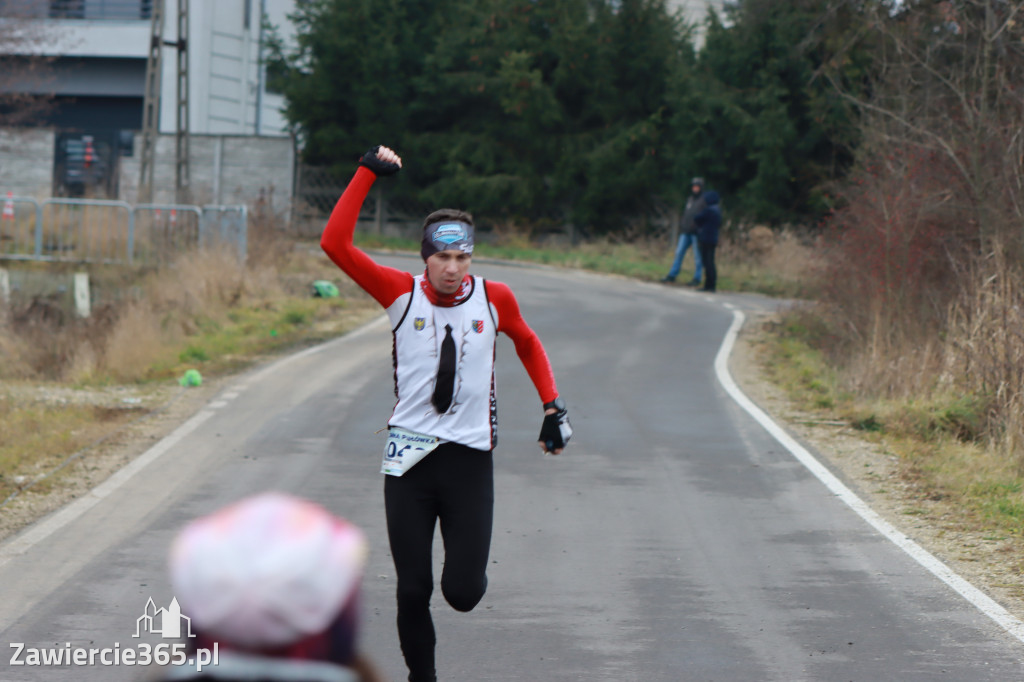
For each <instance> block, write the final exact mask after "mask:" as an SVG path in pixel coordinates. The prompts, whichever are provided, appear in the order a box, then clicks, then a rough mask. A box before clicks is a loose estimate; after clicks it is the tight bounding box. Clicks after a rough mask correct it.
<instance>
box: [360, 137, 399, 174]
mask: <svg viewBox="0 0 1024 682" xmlns="http://www.w3.org/2000/svg"><path fill="white" fill-rule="evenodd" d="M379 150H380V145H377V146H376V147H374V148H373V149H371V150H370V151H368V152H366V153H365V154H363V158H361V159H359V165H360V166H362V167H363V168H369V169H370V170H371V171H373V172H374V174H375V175H376V176H377V177H378V178H383V177H385V176H388V175H394V174H395V173H397V172H398V171H400V170H402V167H401V166H399V165H398V164H397V163H391V162H390V161H381V160H380V159H379V158H378V157H377V152H378V151H379Z"/></svg>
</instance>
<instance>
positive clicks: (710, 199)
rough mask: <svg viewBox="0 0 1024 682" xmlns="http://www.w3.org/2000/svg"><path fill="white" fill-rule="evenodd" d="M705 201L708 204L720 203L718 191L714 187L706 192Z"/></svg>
mask: <svg viewBox="0 0 1024 682" xmlns="http://www.w3.org/2000/svg"><path fill="white" fill-rule="evenodd" d="M704 203H705V204H707V205H708V206H715V205H716V204H718V192H716V191H715V190H713V189H712V190H708V191H707V192H704Z"/></svg>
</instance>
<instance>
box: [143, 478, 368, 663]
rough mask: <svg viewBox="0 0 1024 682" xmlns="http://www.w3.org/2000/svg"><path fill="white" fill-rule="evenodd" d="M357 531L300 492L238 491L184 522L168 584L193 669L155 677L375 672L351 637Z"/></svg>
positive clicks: (360, 550) (361, 552) (360, 556)
mask: <svg viewBox="0 0 1024 682" xmlns="http://www.w3.org/2000/svg"><path fill="white" fill-rule="evenodd" d="M366 553H367V545H366V540H365V538H364V536H363V533H362V532H361V531H360V530H359V529H358V528H356V527H355V526H354V525H352V524H351V523H348V522H347V521H345V520H344V519H340V518H338V517H336V516H334V515H333V514H331V513H329V512H328V511H327V510H325V509H324V508H322V507H320V506H319V505H316V504H314V503H312V502H308V501H306V500H301V499H298V498H294V497H290V496H288V495H284V494H281V493H264V494H261V495H257V496H254V497H250V498H247V499H245V500H242V501H241V502H238V503H235V504H233V505H230V506H228V507H226V508H224V509H221V510H220V511H218V512H216V513H214V514H211V515H210V516H206V517H203V518H200V519H197V520H195V521H193V522H191V523H190V524H188V525H187V526H186V527H185V528H184V529H183V530H182V531H181V532H180V533H179V534H178V536H177V538H176V539H175V541H174V543H173V545H172V547H171V555H170V572H171V585H172V587H173V589H174V595H175V597H176V598H177V600H178V603H179V604H180V607H181V612H182V614H183V615H184V616H187V617H188V618H189V619H190V622H191V631H192V634H193V635H194V637H190V638H189V639H188V644H187V646H188V647H189V656H190V657H193V656H194V655H195V653H196V652H197V651H199V650H206V651H208V652H209V651H214V650H216V651H217V657H216V662H215V663H212V662H211V664H208V665H207V666H206V667H205V668H203V669H202V670H201V671H197V670H195V666H188V665H179V666H171V667H168V668H165V669H164V672H165V673H166V674H165V676H164V677H163V679H164V680H193V681H196V682H198V681H203V682H215V681H216V682H241V681H242V680H246V681H248V682H384V680H383V678H382V677H381V676H380V674H379V673H378V672H377V671H376V670H375V668H374V667H373V666H372V665H371V664H370V662H369V661H368V660H367V659H366V658H365V657H364V656H362V655H361V654H360V653H359V652H358V651H357V647H356V640H357V633H358V625H359V623H358V621H359V613H358V611H359V583H360V580H361V578H362V572H363V568H364V564H365V561H366Z"/></svg>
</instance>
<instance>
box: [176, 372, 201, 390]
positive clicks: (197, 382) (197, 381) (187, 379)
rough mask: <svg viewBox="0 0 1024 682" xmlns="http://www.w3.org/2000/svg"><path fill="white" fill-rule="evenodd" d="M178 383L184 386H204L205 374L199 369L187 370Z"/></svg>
mask: <svg viewBox="0 0 1024 682" xmlns="http://www.w3.org/2000/svg"><path fill="white" fill-rule="evenodd" d="M178 383H179V384H181V385H182V386H202V384H203V375H202V374H200V373H199V370H197V369H190V370H186V372H185V373H184V374H183V375H181V378H180V379H178Z"/></svg>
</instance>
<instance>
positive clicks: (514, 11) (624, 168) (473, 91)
mask: <svg viewBox="0 0 1024 682" xmlns="http://www.w3.org/2000/svg"><path fill="white" fill-rule="evenodd" d="M827 4H828V3H823V2H814V1H811V0H797V1H796V2H787V3H778V2H770V1H768V0H744V1H742V2H735V3H728V4H727V5H726V7H725V10H724V13H723V15H722V16H719V15H717V14H715V13H713V12H712V13H711V14H710V15H709V17H708V19H707V21H706V22H703V23H702V24H701V25H699V26H698V25H693V24H688V23H687V22H686V21H684V20H683V18H682V16H681V15H680V14H677V13H672V12H671V11H670V9H669V8H668V6H667V4H666V2H665V0H429V1H428V0H314V1H312V2H306V3H301V4H299V5H298V6H297V9H296V12H295V13H294V14H293V15H292V16H291V20H292V21H293V22H294V24H295V28H296V30H297V37H296V44H295V45H293V46H291V48H286V47H285V46H284V45H283V44H282V41H281V40H280V39H279V38H277V37H276V35H275V37H274V38H273V39H272V40H271V42H270V46H271V50H270V54H271V57H270V59H269V62H268V71H269V74H270V80H271V83H272V85H273V86H274V87H276V88H277V89H278V90H279V91H281V92H282V93H283V94H284V95H285V97H286V101H287V112H286V113H287V117H288V119H289V120H290V121H291V124H292V125H293V126H294V130H295V132H296V133H297V134H298V135H299V137H300V139H301V140H302V143H303V149H304V151H303V155H304V159H305V161H306V162H308V163H311V164H319V165H328V166H332V167H334V168H336V169H337V170H338V171H339V173H341V174H344V173H347V172H349V170H350V169H351V167H352V160H353V158H354V156H355V155H356V154H358V153H360V152H361V151H364V149H363V148H364V147H366V146H367V144H368V142H372V141H386V142H387V143H388V144H390V145H392V146H394V147H395V148H397V149H399V150H400V151H401V153H402V154H403V155H404V157H405V158H406V159H407V161H408V163H407V167H406V169H405V171H404V172H403V173H402V174H401V176H400V180H399V182H398V183H397V184H396V186H395V188H394V189H395V191H396V193H397V194H398V195H400V196H404V197H411V198H415V199H418V200H420V201H422V202H424V203H430V204H433V205H458V206H464V207H467V208H468V209H469V210H471V211H473V212H475V213H477V214H479V215H480V216H481V217H486V218H488V219H492V220H517V221H525V222H528V223H534V224H535V223H537V222H543V221H552V220H554V221H566V222H572V223H574V224H575V225H576V226H578V227H579V228H581V229H583V230H585V231H589V232H591V233H594V234H601V233H607V232H610V231H615V230H617V229H621V228H622V227H623V226H625V225H637V224H644V220H643V219H644V218H645V217H649V216H651V215H652V213H653V212H655V211H657V210H658V209H659V207H662V208H663V207H665V206H666V205H669V206H671V205H679V204H680V203H681V202H682V201H683V199H684V198H685V192H686V188H687V187H688V185H689V178H690V177H691V176H695V175H700V176H704V177H705V178H706V179H707V181H708V183H709V185H711V186H713V187H715V188H717V189H719V191H720V192H722V193H723V194H724V196H725V197H726V202H727V205H728V208H729V211H730V213H731V215H733V216H734V217H735V216H743V217H745V218H747V219H749V220H752V221H760V222H768V223H773V224H780V223H784V222H794V221H813V220H815V219H818V218H820V217H821V216H823V215H825V213H826V212H827V211H828V210H829V208H830V203H829V198H828V194H827V189H828V186H829V184H830V183H831V182H833V181H835V180H836V179H837V178H840V177H842V176H843V174H844V173H846V172H847V170H848V169H849V168H850V166H851V164H852V162H853V160H854V158H855V150H856V146H857V142H858V138H859V133H858V129H857V125H856V124H857V115H856V108H855V107H853V106H852V105H851V104H850V103H849V102H848V101H846V100H845V99H844V98H843V96H842V95H841V94H840V93H839V92H837V91H836V89H835V87H834V83H835V82H836V81H842V82H843V83H846V84H853V85H855V86H856V85H857V79H858V71H864V72H866V71H867V69H868V67H867V66H866V63H867V61H868V55H867V53H866V51H865V48H863V47H862V46H859V45H858V46H854V48H852V49H846V48H845V45H844V42H843V41H844V37H845V36H847V35H848V34H849V31H850V28H849V26H848V25H847V24H846V23H845V22H848V21H849V19H850V15H851V13H854V10H853V9H852V8H845V9H844V8H838V10H836V9H831V10H830V9H829V8H827V7H826V5H827ZM700 34H703V43H702V44H701V46H700V47H699V48H698V35H700ZM839 46H843V47H844V49H845V53H844V56H843V61H842V63H832V62H830V60H831V58H832V57H833V56H834V54H835V53H836V50H837V49H838V47H839ZM826 70H827V71H829V75H828V76H827V77H826V75H825V74H824V71H826Z"/></svg>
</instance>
